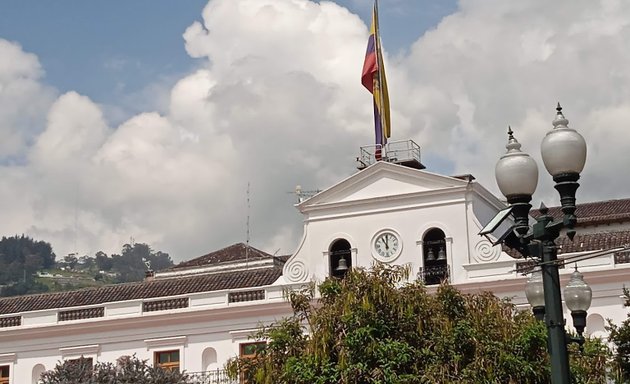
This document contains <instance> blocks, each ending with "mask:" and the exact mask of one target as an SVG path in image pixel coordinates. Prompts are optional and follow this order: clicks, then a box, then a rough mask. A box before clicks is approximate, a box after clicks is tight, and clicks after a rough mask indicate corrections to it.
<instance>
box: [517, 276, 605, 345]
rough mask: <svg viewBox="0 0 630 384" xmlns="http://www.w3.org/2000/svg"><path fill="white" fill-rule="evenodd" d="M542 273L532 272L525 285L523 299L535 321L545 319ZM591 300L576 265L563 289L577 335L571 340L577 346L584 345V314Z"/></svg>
mask: <svg viewBox="0 0 630 384" xmlns="http://www.w3.org/2000/svg"><path fill="white" fill-rule="evenodd" d="M544 295H545V293H544V289H543V281H542V273H541V271H540V270H536V271H534V272H532V274H531V275H530V277H529V279H528V280H527V283H526V284H525V297H527V302H528V303H529V305H530V306H531V307H532V312H533V313H534V316H535V317H536V319H537V320H540V321H542V320H544V318H545V297H544ZM592 299H593V290H592V289H591V287H590V286H589V285H588V284H587V283H586V282H585V281H584V276H583V275H582V274H581V273H580V272H579V271H578V269H577V265H576V266H575V271H574V272H573V273H572V274H571V279H570V280H569V282H568V283H567V285H566V287H565V288H564V302H565V304H566V305H567V308H569V310H570V311H571V317H572V318H573V327H574V328H575V330H576V333H577V335H578V337H577V338H572V339H571V341H575V342H577V343H578V344H580V345H582V344H584V337H583V336H582V335H583V334H584V328H586V314H587V312H586V311H588V309H589V308H590V307H591V301H592Z"/></svg>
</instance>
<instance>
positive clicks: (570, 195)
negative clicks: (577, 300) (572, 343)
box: [495, 104, 586, 384]
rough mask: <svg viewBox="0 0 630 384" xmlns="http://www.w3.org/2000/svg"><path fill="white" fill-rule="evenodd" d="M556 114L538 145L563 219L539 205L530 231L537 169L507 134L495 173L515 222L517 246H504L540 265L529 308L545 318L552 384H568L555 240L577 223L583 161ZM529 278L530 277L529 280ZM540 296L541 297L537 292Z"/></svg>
mask: <svg viewBox="0 0 630 384" xmlns="http://www.w3.org/2000/svg"><path fill="white" fill-rule="evenodd" d="M556 111H557V114H556V118H555V119H554V121H553V129H552V130H551V131H549V132H548V133H547V135H546V136H545V138H544V139H543V142H542V145H541V152H542V159H543V162H544V163H545V168H546V169H547V171H548V172H549V174H551V176H552V177H553V180H554V181H555V182H556V185H555V188H556V190H557V191H558V193H559V194H560V204H561V207H562V208H561V209H562V212H563V213H564V217H563V219H562V220H560V221H554V220H553V217H552V216H551V215H549V214H548V209H547V208H546V207H545V206H544V205H542V206H541V208H540V213H541V216H540V217H538V219H537V221H536V223H535V224H534V225H533V227H532V228H530V226H529V211H530V209H531V205H530V201H531V198H532V195H533V193H534V192H535V190H536V185H537V183H538V166H537V165H536V162H535V161H534V160H533V159H532V158H531V157H530V156H529V155H528V154H527V153H524V152H522V151H521V149H520V148H521V144H520V143H519V142H518V141H517V140H516V139H515V138H514V136H513V132H512V130H511V129H509V130H508V135H509V137H508V144H507V145H506V148H507V153H506V154H505V155H503V156H502V157H501V159H499V162H498V163H497V165H496V168H495V175H496V179H497V184H498V186H499V189H500V190H501V193H503V195H504V196H505V197H506V198H507V202H508V204H509V205H510V206H511V214H512V216H513V217H514V226H513V228H514V233H515V234H516V237H517V238H518V241H516V242H514V241H511V240H508V238H505V242H506V245H508V246H511V247H514V248H516V249H518V250H519V251H520V252H521V254H523V255H527V256H532V257H533V258H535V259H537V260H539V261H540V267H541V269H542V286H543V288H544V309H543V308H542V305H541V304H542V303H541V302H540V301H539V300H538V301H537V302H536V304H535V305H532V306H533V309H534V313H535V314H536V317H537V318H539V319H540V318H544V320H545V323H546V325H547V332H548V349H549V354H550V358H551V382H552V383H553V384H569V383H570V382H571V376H570V371H569V357H568V352H567V341H568V340H569V339H568V337H567V335H566V332H565V330H564V325H565V323H564V316H563V307H562V297H561V292H560V277H559V274H558V263H557V258H558V257H557V256H558V255H557V246H556V244H555V241H556V239H557V238H558V237H559V236H560V231H561V230H562V229H566V230H567V232H566V234H567V236H568V237H569V238H570V239H571V240H572V239H573V237H574V236H575V231H574V230H573V227H574V226H575V224H576V222H577V218H576V216H575V193H576V191H577V189H578V187H579V184H578V183H577V181H578V179H579V178H580V172H582V169H583V168H584V164H585V162H586V142H585V141H584V138H583V137H582V136H581V135H580V134H579V133H578V132H576V131H575V130H574V129H571V128H569V127H568V123H569V121H568V120H567V119H566V118H565V117H564V115H563V114H562V107H560V104H558V107H557V108H556ZM532 277H533V276H532ZM528 289H531V291H527V292H526V293H527V295H528V298H529V297H530V294H532V293H536V292H534V291H536V290H537V291H540V289H538V288H534V287H533V286H532V287H530V288H528ZM538 293H540V292H538Z"/></svg>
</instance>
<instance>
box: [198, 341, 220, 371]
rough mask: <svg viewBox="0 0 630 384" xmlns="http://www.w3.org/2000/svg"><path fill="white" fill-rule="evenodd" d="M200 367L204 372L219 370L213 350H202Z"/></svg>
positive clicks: (209, 348) (215, 352) (215, 353)
mask: <svg viewBox="0 0 630 384" xmlns="http://www.w3.org/2000/svg"><path fill="white" fill-rule="evenodd" d="M201 366H202V367H203V370H204V371H213V370H215V369H218V368H219V367H218V365H217V351H216V350H215V349H214V348H211V347H208V348H206V349H204V350H203V353H202V354H201Z"/></svg>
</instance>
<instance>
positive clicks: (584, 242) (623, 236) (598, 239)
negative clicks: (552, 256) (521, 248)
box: [503, 231, 630, 257]
mask: <svg viewBox="0 0 630 384" xmlns="http://www.w3.org/2000/svg"><path fill="white" fill-rule="evenodd" d="M556 244H558V247H559V248H558V254H563V253H573V252H588V251H598V250H605V249H612V248H618V247H622V246H626V245H628V244H630V231H615V232H598V233H580V231H578V232H577V234H576V235H575V238H574V239H573V241H571V240H569V238H568V237H566V236H562V237H560V238H559V239H558V240H557V241H556ZM503 251H504V252H505V253H507V254H508V255H510V256H512V257H520V254H519V253H518V252H517V251H515V250H513V249H511V248H508V247H506V246H505V245H503Z"/></svg>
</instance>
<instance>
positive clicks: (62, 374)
mask: <svg viewBox="0 0 630 384" xmlns="http://www.w3.org/2000/svg"><path fill="white" fill-rule="evenodd" d="M39 383H41V384H110V383H117V384H132V383H133V384H188V383H190V380H189V379H188V376H187V375H186V374H185V373H179V372H175V371H166V370H163V369H161V368H159V367H152V366H150V365H148V364H147V361H146V360H140V359H138V358H137V357H136V356H122V357H120V358H119V359H118V360H116V364H113V363H97V364H96V365H94V366H92V360H91V359H85V358H83V357H81V358H80V359H78V360H67V361H64V362H60V363H58V364H57V366H55V368H54V369H53V370H51V371H48V372H44V373H43V374H42V376H41V379H40V381H39Z"/></svg>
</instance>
